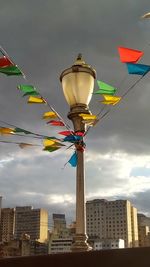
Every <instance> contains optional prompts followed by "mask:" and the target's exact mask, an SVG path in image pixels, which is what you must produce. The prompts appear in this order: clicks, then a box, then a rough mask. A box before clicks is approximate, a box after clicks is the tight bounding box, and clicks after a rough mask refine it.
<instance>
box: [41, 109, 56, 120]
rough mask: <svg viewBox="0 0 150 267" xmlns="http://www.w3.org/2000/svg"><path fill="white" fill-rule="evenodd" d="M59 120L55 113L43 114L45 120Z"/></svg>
mask: <svg viewBox="0 0 150 267" xmlns="http://www.w3.org/2000/svg"><path fill="white" fill-rule="evenodd" d="M50 118H57V114H56V113H55V112H53V111H49V112H45V113H44V114H43V119H50Z"/></svg>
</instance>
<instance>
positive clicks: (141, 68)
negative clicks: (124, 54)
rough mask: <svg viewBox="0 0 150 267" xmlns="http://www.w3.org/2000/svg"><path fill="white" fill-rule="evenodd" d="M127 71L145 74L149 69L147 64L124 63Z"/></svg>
mask: <svg viewBox="0 0 150 267" xmlns="http://www.w3.org/2000/svg"><path fill="white" fill-rule="evenodd" d="M126 65H127V69H128V73H129V74H136V75H145V74H146V73H147V72H149V71H150V66H149V65H143V64H132V63H126Z"/></svg>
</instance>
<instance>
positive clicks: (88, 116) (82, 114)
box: [79, 113, 97, 120]
mask: <svg viewBox="0 0 150 267" xmlns="http://www.w3.org/2000/svg"><path fill="white" fill-rule="evenodd" d="M79 116H80V117H82V118H83V120H96V118H97V117H96V115H92V114H84V113H81V114H79Z"/></svg>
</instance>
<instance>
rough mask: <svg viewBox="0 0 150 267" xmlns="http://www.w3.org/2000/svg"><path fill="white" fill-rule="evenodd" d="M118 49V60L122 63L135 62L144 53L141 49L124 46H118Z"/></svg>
mask: <svg viewBox="0 0 150 267" xmlns="http://www.w3.org/2000/svg"><path fill="white" fill-rule="evenodd" d="M118 51H119V55H120V61H121V62H123V63H127V62H131V63H136V62H137V61H138V60H139V59H140V58H141V57H142V56H143V55H144V52H142V51H139V50H134V49H131V48H126V47H118Z"/></svg>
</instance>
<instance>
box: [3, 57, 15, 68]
mask: <svg viewBox="0 0 150 267" xmlns="http://www.w3.org/2000/svg"><path fill="white" fill-rule="evenodd" d="M12 65H13V63H12V62H11V61H10V60H9V59H8V58H7V57H5V56H4V57H1V58H0V68H3V67H8V66H12Z"/></svg>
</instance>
